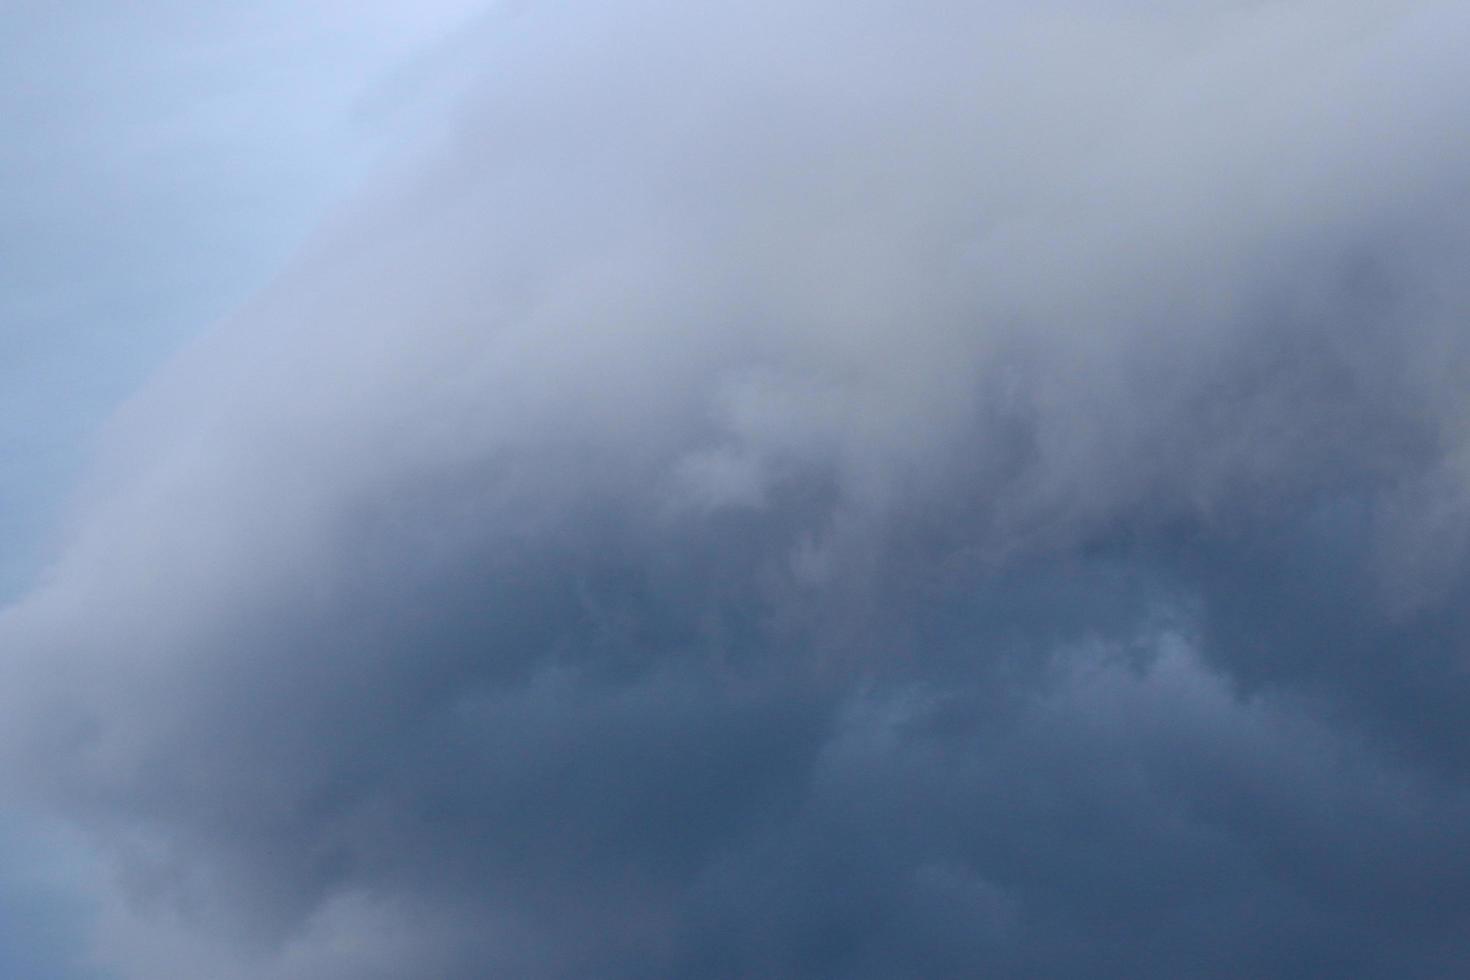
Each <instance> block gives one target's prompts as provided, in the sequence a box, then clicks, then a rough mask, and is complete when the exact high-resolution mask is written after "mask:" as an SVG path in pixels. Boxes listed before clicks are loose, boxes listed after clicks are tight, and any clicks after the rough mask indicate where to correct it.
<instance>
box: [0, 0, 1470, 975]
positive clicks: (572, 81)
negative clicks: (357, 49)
mask: <svg viewBox="0 0 1470 980" xmlns="http://www.w3.org/2000/svg"><path fill="white" fill-rule="evenodd" d="M1186 7H1187V8H1188V11H1187V12H1185V9H1184V8H1186ZM1467 42H1470V11H1467V10H1466V9H1465V8H1464V5H1463V4H1459V3H1451V2H1442V3H1435V2H1404V3H1398V4H1382V3H1368V2H1363V3H1357V2H1348V3H1344V2H1341V0H1339V2H1334V3H1326V2H1313V0H1286V2H1278V3H1265V2H1259V3H1255V2H1247V0H1234V2H1227V0H1220V2H1212V3H1206V4H1192V5H1172V4H1153V3H1142V2H1137V3H1135V2H1123V0H1117V2H1112V3H1106V4H1094V3H1087V4H1084V3H1081V2H1069V0H1048V2H1043V3H1039V4H1037V3H1028V4H1020V3H1015V4H1012V3H1009V2H997V3H989V4H959V3H950V2H931V3H918V4H914V3H909V4H893V3H886V2H878V0H858V2H851V0H848V2H843V3H835V2H831V3H829V2H825V0H811V2H804V3H798V4H794V5H793V4H789V3H783V4H777V3H766V2H756V3H745V4H722V3H716V4H706V5H688V4H682V5H681V4H673V3H666V2H662V0H617V2H604V3H600V4H592V3H579V2H573V3H565V4H558V5H549V4H548V5H526V6H524V7H517V8H515V9H514V10H508V11H506V12H502V13H496V14H493V15H491V16H489V17H488V19H487V20H485V21H484V22H483V23H482V24H481V25H479V26H478V27H477V28H476V29H475V30H473V31H471V32H469V33H468V34H467V35H466V36H464V37H463V38H462V39H461V40H460V41H459V42H458V43H457V44H456V45H455V46H454V52H455V53H454V57H455V58H458V59H462V60H463V61H464V62H465V63H466V64H468V65H470V66H471V67H472V68H473V73H474V75H475V78H476V81H475V82H474V83H473V84H472V85H471V86H469V91H468V92H467V93H466V95H465V99H464V102H463V107H462V109H461V110H460V112H459V114H458V115H457V116H456V121H455V124H454V125H453V126H451V127H450V128H449V129H450V132H449V133H448V135H447V136H446V138H445V139H444V141H443V143H442V145H440V146H438V147H436V148H435V149H434V150H433V151H432V152H431V153H426V154H422V155H421V156H420V158H419V162H418V163H416V164H414V165H413V166H412V167H409V168H406V169H407V170H408V171H411V173H407V174H405V173H404V172H403V170H402V169H401V170H400V172H399V173H398V175H397V176H395V177H393V178H390V179H385V180H384V181H383V183H382V184H381V185H380V187H379V189H378V190H377V191H376V192H375V193H371V194H368V195H366V196H365V199H364V200H363V201H361V202H360V204H359V206H358V207H357V208H356V209H355V210H354V211H353V212H352V213H350V214H348V215H346V216H344V217H343V218H342V219H340V220H339V221H338V222H337V223H336V224H335V225H334V226H333V227H330V228H327V229H325V230H324V231H323V232H322V233H321V235H320V237H319V239H318V241H317V244H316V246H315V247H314V248H313V249H312V250H311V251H310V253H309V254H307V255H305V256H303V257H302V258H301V260H300V261H299V262H298V263H297V265H296V267H295V269H294V271H292V272H291V273H290V274H289V275H287V276H286V277H285V278H284V279H283V280H282V281H280V282H279V283H277V284H275V285H274V286H272V287H271V288H270V289H269V290H267V291H266V292H265V293H263V294H262V295H261V296H260V297H259V298H258V299H257V300H256V301H254V302H253V303H251V304H250V305H249V306H248V307H247V308H245V309H243V310H241V311H240V312H239V313H238V315H236V316H235V317H234V318H233V319H232V320H231V321H230V322H228V323H226V324H224V325H222V326H221V327H220V328H219V329H218V330H216V331H215V332H213V333H212V334H210V335H209V336H207V337H206V338H205V339H203V340H201V341H200V342H199V343H198V344H196V345H195V346H194V347H193V348H192V349H191V350H189V351H187V352H186V353H185V354H184V355H183V356H181V357H180V358H179V359H178V360H177V361H176V363H175V364H173V365H172V367H171V368H170V369H169V370H168V371H166V372H164V374H163V375H162V376H161V377H159V378H158V379H156V380H155V382H154V383H153V384H152V385H151V386H150V387H149V388H148V389H147V390H145V391H144V392H142V393H141V394H140V395H139V396H138V397H137V399H136V400H135V401H134V402H133V403H132V404H131V405H130V406H129V407H128V408H127V409H126V411H124V412H123V413H122V415H121V416H120V417H119V418H118V419H117V421H116V423H115V425H114V428H113V431H112V434H111V437H110V440H109V444H108V449H107V452H106V453H105V454H104V457H103V458H102V459H101V460H100V461H99V462H98V465H97V467H96V473H95V476H94V478H93V480H92V481H91V483H90V484H89V485H88V487H87V488H86V489H85V490H84V491H83V492H82V494H81V498H82V499H81V500H80V502H79V504H78V508H77V511H76V514H75V517H74V520H73V522H72V524H71V527H70V531H69V534H68V536H67V540H66V542H65V543H64V546H63V547H62V548H61V549H60V550H59V553H58V558H57V560H56V562H55V563H54V565H53V566H52V567H51V568H50V570H49V572H48V573H47V575H46V576H45V579H44V581H43V582H42V583H41V584H40V585H39V586H38V587H37V588H36V589H35V590H34V591H33V592H32V593H31V594H30V595H29V596H28V597H26V598H25V599H23V600H22V601H21V602H19V603H18V604H16V605H14V606H13V607H11V608H10V609H8V610H6V611H5V613H4V614H3V619H0V647H3V649H4V651H5V657H4V660H3V668H0V670H3V677H0V691H3V692H4V694H3V697H4V699H5V700H4V703H3V705H0V716H3V719H4V725H5V729H4V732H3V739H0V744H3V745H4V746H5V749H6V752H5V769H4V772H5V773H6V777H5V778H6V779H7V780H8V783H9V786H10V788H11V790H12V791H13V792H15V793H25V794H28V796H27V798H29V799H32V800H34V801H36V802H37V803H38V804H39V805H43V806H46V807H49V808H50V809H51V810H52V811H53V812H55V813H57V814H59V815H60V816H61V817H62V818H64V819H66V820H67V821H70V822H72V823H74V824H76V825H77V826H79V827H81V828H83V829H84V830H85V832H86V833H87V834H88V835H89V838H90V839H91V840H92V841H93V842H94V844H95V847H96V848H97V849H98V851H99V852H100V853H102V854H104V855H105V856H106V858H107V862H108V865H109V866H110V867H111V868H113V869H114V871H115V876H114V877H113V878H111V879H109V880H108V881H106V882H99V883H98V885H97V888H98V890H99V894H104V895H105V896H106V901H107V912H106V914H105V916H104V918H103V921H102V922H101V924H100V926H99V930H98V934H97V937H96V943H97V955H98V957H99V958H100V959H101V960H102V961H103V962H105V963H107V964H109V965H110V966H111V967H112V968H114V969H116V970H118V971H120V973H121V975H123V976H126V977H140V978H141V977H147V978H171V977H179V978H184V977H190V978H192V977H199V976H209V977H218V978H232V977H239V978H291V980H308V978H309V980H330V978H338V977H339V978H344V980H345V978H372V977H379V978H384V980H406V978H420V977H442V978H458V977H463V978H473V977H486V976H525V977H649V976H668V977H676V976H677V977H733V976H742V977H745V976H748V977H792V978H796V977H897V976H936V977H942V976H954V977H970V976H1007V977H1011V976H1014V977H1119V978H1122V977H1128V978H1139V977H1159V978H1164V977H1182V976H1187V977H1222V978H1223V977H1242V976H1260V977H1297V976H1299V977H1323V976H1334V977H1381V976H1402V977H1444V976H1450V975H1454V974H1455V973H1457V971H1458V970H1459V969H1463V965H1464V964H1465V963H1466V962H1467V961H1470V959H1467V958H1470V784H1467V779H1466V775H1465V774H1466V773H1467V772H1470V728H1467V724H1466V718H1467V717H1470V715H1467V712H1470V674H1467V669H1466V668H1467V662H1466V653H1467V644H1470V564H1467V562H1470V383H1467V382H1470V330H1467V328H1466V324H1467V315H1470V277H1467V276H1466V274H1465V272H1466V269H1467V268H1470V209H1467V205H1470V128H1467V126H1466V125H1465V120H1466V119H1467V118H1470V62H1467V61H1466V60H1465V59H1464V57H1463V53H1464V50H1465V46H1466V44H1467ZM460 68H461V69H463V68H464V65H461V66H460Z"/></svg>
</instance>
